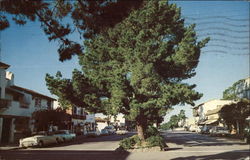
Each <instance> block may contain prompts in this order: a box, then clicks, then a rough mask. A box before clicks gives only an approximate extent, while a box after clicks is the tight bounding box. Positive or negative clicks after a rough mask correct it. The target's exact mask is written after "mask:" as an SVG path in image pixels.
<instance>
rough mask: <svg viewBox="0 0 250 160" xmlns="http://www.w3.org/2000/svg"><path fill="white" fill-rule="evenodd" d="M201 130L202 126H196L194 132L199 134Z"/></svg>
mask: <svg viewBox="0 0 250 160" xmlns="http://www.w3.org/2000/svg"><path fill="white" fill-rule="evenodd" d="M202 128H203V126H197V127H196V129H195V132H197V133H201V130H202Z"/></svg>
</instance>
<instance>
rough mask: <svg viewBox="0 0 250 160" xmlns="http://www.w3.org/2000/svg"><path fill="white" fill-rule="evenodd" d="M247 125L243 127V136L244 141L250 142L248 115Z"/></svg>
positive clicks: (248, 118) (249, 120)
mask: <svg viewBox="0 0 250 160" xmlns="http://www.w3.org/2000/svg"><path fill="white" fill-rule="evenodd" d="M246 123H247V126H246V128H244V132H243V136H244V142H245V143H250V116H248V117H247V118H246Z"/></svg>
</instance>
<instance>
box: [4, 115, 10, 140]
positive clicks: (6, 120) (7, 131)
mask: <svg viewBox="0 0 250 160" xmlns="http://www.w3.org/2000/svg"><path fill="white" fill-rule="evenodd" d="M10 125H11V118H3V128H2V142H3V143H8V142H9V139H10Z"/></svg>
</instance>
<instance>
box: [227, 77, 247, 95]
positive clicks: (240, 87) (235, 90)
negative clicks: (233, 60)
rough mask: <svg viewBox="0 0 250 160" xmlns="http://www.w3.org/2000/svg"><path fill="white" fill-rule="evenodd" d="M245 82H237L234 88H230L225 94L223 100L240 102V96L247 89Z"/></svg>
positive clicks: (242, 80)
mask: <svg viewBox="0 0 250 160" xmlns="http://www.w3.org/2000/svg"><path fill="white" fill-rule="evenodd" d="M244 82H245V80H244V79H241V80H239V81H237V82H235V83H234V84H233V85H232V86H230V87H228V88H227V89H226V90H225V91H224V92H223V99H225V100H239V99H241V97H240V95H241V94H242V91H243V88H244V87H245V83H244Z"/></svg>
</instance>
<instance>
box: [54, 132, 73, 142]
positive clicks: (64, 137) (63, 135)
mask: <svg viewBox="0 0 250 160" xmlns="http://www.w3.org/2000/svg"><path fill="white" fill-rule="evenodd" d="M54 134H55V136H58V137H59V140H60V142H66V141H71V140H74V139H75V138H76V134H75V133H71V132H70V131H69V130H59V131H56V132H54Z"/></svg>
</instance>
